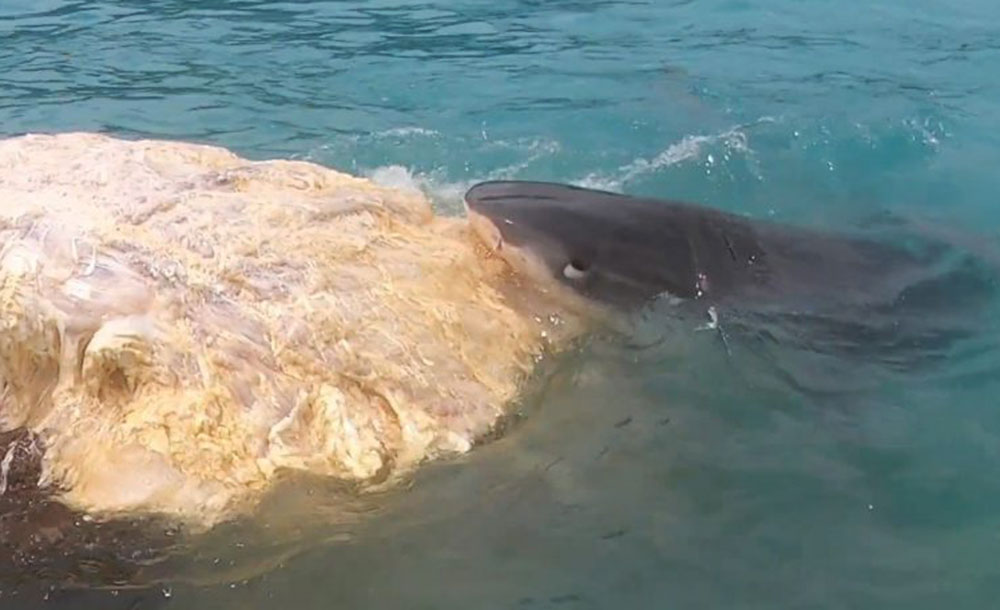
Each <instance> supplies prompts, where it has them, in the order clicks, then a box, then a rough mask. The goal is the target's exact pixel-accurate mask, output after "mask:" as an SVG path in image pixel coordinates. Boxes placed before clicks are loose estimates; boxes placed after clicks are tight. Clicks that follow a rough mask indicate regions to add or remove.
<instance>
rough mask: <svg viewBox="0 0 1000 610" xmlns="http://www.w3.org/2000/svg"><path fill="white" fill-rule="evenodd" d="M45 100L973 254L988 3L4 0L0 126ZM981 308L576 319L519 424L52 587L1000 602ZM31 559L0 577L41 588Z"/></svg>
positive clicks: (39, 112)
mask: <svg viewBox="0 0 1000 610" xmlns="http://www.w3.org/2000/svg"><path fill="white" fill-rule="evenodd" d="M62 130H99V131H105V132H110V133H114V134H119V135H125V136H130V137H131V136H152V137H170V138H182V139H186V140H193V141H200V142H210V143H214V144H220V145H223V146H226V147H229V148H231V149H233V150H235V151H236V152H238V153H239V154H241V155H244V156H248V157H251V158H268V157H278V156H280V157H294V158H300V159H308V160H312V161H316V162H319V163H323V164H327V165H330V166H333V167H336V168H339V169H344V170H347V171H351V172H354V173H358V174H364V175H369V176H372V177H373V178H375V179H376V180H379V181H381V182H384V183H389V184H396V185H403V186H409V187H415V188H421V189H424V190H425V191H426V192H428V193H429V194H430V195H431V196H432V197H433V198H434V201H435V202H436V203H437V204H438V205H439V206H440V207H441V209H442V210H445V211H454V210H456V209H457V206H458V201H459V198H460V196H461V194H462V192H463V191H464V189H465V188H466V187H467V186H468V185H470V184H471V183H473V182H475V181H478V180H482V179H486V178H497V177H518V178H532V179H552V180H559V181H564V182H573V183H577V184H586V185H591V186H598V187H601V188H605V189H612V190H618V191H624V192H628V193H635V194H649V195H658V196H663V197H673V198H681V199H688V200H692V201H696V202H700V203H706V204H712V205H715V206H719V207H722V208H725V209H728V210H732V211H736V212H739V213H743V214H747V215H750V216H753V217H757V218H776V219H780V220H786V221H791V222H796V223H801V224H806V225H811V226H815V227H821V228H828V229H842V228H849V227H853V226H857V225H858V224H863V223H864V222H866V220H865V219H871V218H876V217H879V216H880V215H884V214H890V215H892V216H894V217H901V218H907V219H913V220H916V221H919V222H921V223H924V224H925V225H928V226H933V227H936V228H946V229H947V230H948V232H949V234H952V235H962V236H963V238H962V239H963V241H964V242H965V243H975V244H978V245H980V246H982V248H983V249H984V251H985V250H989V249H990V248H995V247H996V243H997V233H998V231H997V227H998V223H1000V208H998V205H1000V200H998V192H1000V190H998V187H1000V179H998V175H1000V174H998V168H1000V4H998V3H996V2H995V1H992V0H960V1H956V2H950V3H946V2H931V1H929V0H910V1H903V0H894V1H890V0H875V1H872V2H867V3H852V4H848V3H838V2H819V1H816V0H803V1H792V0H773V1H771V2H766V3H764V2H760V3H751V2H745V1H740V0H726V1H723V0H704V1H701V2H694V1H690V0H688V1H683V0H677V1H670V0H647V1H642V0H633V1H621V2H610V1H599V0H593V1H584V0H575V1H570V0H520V1H514V0H489V1H487V0H455V1H453V2H444V1H438V2H430V1H428V2H406V1H403V0H396V1H391V0H370V1H339V2H333V1H300V2H268V1H260V0H186V1H185V0H141V1H139V0H86V1H67V0H0V133H2V134H4V135H14V134H19V133H24V132H49V131H62ZM0 205H2V202H0ZM949 288H953V290H950V291H949ZM941 293H942V294H940V295H939V296H942V297H943V298H944V299H945V300H955V301H961V299H962V298H963V291H962V286H960V285H959V286H954V287H949V286H942V287H941ZM996 312H997V307H996V304H992V305H990V306H989V308H988V310H987V312H986V315H984V316H983V317H982V319H981V320H977V321H976V324H977V330H976V332H974V333H972V334H971V335H970V336H968V337H965V338H963V339H962V340H961V341H957V342H954V343H951V344H948V345H946V346H936V347H927V348H926V351H927V352H928V353H925V354H919V355H921V356H928V358H926V360H928V361H929V362H930V363H929V364H926V365H921V366H890V365H889V364H887V363H886V362H884V361H880V360H877V359H876V360H865V359H863V358H854V357H853V356H851V354H847V355H842V356H840V357H838V358H837V359H834V360H817V361H815V362H814V361H813V360H811V359H810V358H809V357H807V356H804V355H803V354H802V353H801V352H788V351H784V350H783V347H782V345H781V344H780V343H779V344H777V345H773V346H771V347H770V348H769V349H768V350H757V351H754V350H748V349H739V347H738V346H736V348H734V349H733V350H732V351H731V353H727V351H726V350H725V349H723V348H722V347H720V344H719V342H717V341H714V340H712V339H711V338H709V337H708V335H707V334H694V333H689V334H687V335H685V334H683V333H680V334H677V335H676V336H673V337H672V338H671V339H670V340H669V341H668V344H669V345H668V346H667V347H665V348H661V349H659V350H654V352H653V353H650V352H641V353H637V352H635V351H628V350H626V349H625V348H622V347H621V346H616V345H615V344H613V343H603V344H602V343H601V342H600V341H595V342H594V344H592V345H590V346H588V347H587V348H585V349H583V350H582V352H581V353H579V354H576V355H574V356H573V357H570V358H567V359H566V361H565V362H562V363H560V364H559V365H558V366H556V367H555V370H554V371H553V372H552V374H551V376H550V378H549V381H548V382H547V383H546V384H545V385H544V387H541V388H538V389H537V390H536V391H534V392H533V393H532V395H531V397H530V399H529V402H531V405H532V409H531V415H530V417H528V418H527V420H526V421H525V422H523V423H522V424H521V425H520V426H519V427H518V428H517V429H516V430H515V431H514V432H513V433H512V434H511V435H509V436H508V437H506V438H504V439H502V440H501V441H499V442H497V443H495V444H492V445H489V446H486V447H483V448H482V449H481V450H479V451H477V452H474V454H473V455H471V456H469V457H468V458H467V459H463V460H461V461H459V462H456V463H452V464H444V465H441V466H437V467H434V468H430V469H428V470H427V471H426V472H425V473H424V474H422V475H421V476H420V477H418V478H417V480H416V481H415V482H414V485H413V487H412V489H411V490H410V491H408V492H405V493H402V492H401V493H397V494H390V495H389V496H388V497H387V498H385V499H384V502H383V503H382V504H381V505H379V506H378V507H377V508H376V509H373V510H368V511H367V512H366V516H365V518H364V519H361V520H360V521H359V523H358V524H357V525H355V526H354V527H351V528H347V529H346V530H343V531H337V532H327V534H326V535H324V536H315V537H314V542H313V543H312V544H308V545H304V546H299V547H297V549H296V550H297V552H295V553H292V554H288V555H287V556H285V557H284V559H282V560H281V561H280V562H277V563H276V565H275V566H274V567H273V568H269V569H257V570H250V571H248V572H246V573H245V577H244V576H236V575H231V574H230V575H216V576H217V577H216V576H213V574H216V573H215V572H213V568H212V567H211V566H213V565H217V564H218V558H219V557H226V558H227V559H225V561H232V562H239V561H243V562H248V561H250V562H252V558H248V557H246V555H247V554H248V553H253V552H258V551H257V550H254V549H258V548H259V547H260V546H261V544H260V543H258V544H256V545H255V544H251V543H250V542H248V541H246V540H243V539H236V538H234V539H227V538H225V536H220V539H219V540H217V541H216V542H215V543H214V544H216V548H214V549H203V550H202V551H199V553H201V554H200V555H197V556H194V557H191V556H189V557H180V558H176V559H175V563H173V564H171V565H173V566H175V567H174V568H171V569H174V570H175V571H173V572H171V571H170V570H165V571H163V572H161V573H160V575H159V576H158V577H157V578H158V579H159V580H158V581H157V582H155V583H153V585H152V586H151V587H150V588H148V589H143V590H138V591H133V590H125V589H122V590H117V589H115V588H114V587H110V586H106V587H105V588H101V589H100V590H91V591H76V592H71V593H60V594H56V593H52V595H51V596H50V599H49V600H48V602H47V605H46V606H45V607H52V608H71V607H72V608H75V607H87V608H96V607H108V608H112V607H121V608H126V607H127V608H159V607H169V608H174V607H176V608H529V609H530V608H637V609H638V608H642V609H645V608H726V609H730V608H769V609H771V608H773V609H786V608H787V609H790V608H851V609H855V608H873V609H874V608H879V609H885V608H907V609H922V608H927V609H939V608H995V607H997V605H998V604H1000V601H998V600H1000V559H998V558H1000V408H998V407H1000V404H998V399H997V392H998V391H1000V325H998V323H997V318H996V315H995V314H996ZM279 506H280V503H279ZM276 510H277V509H276ZM279 512H280V511H279ZM264 546H266V545H264ZM96 552H98V551H95V553H96ZM213 553H215V554H213ZM262 553H263V552H262ZM192 575H201V576H203V578H201V579H198V578H194V577H193V576H192ZM98 580H99V579H98ZM22 582H23V581H22ZM94 584H96V585H101V584H103V585H108V583H101V582H96V583H94ZM19 586H21V585H19ZM23 587H24V591H20V590H19V589H18V586H14V587H13V588H12V587H11V586H10V585H4V586H0V589H2V595H3V596H4V597H0V605H2V607H4V608H7V607H12V608H20V607H25V608H28V607H35V604H36V603H38V602H37V600H34V598H32V597H31V596H30V595H29V594H28V592H27V588H26V587H27V586H26V585H23ZM109 587H110V588H109ZM33 600H34V601H33Z"/></svg>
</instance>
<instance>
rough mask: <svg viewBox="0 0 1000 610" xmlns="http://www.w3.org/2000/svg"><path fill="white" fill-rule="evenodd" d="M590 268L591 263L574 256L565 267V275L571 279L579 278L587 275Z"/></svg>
mask: <svg viewBox="0 0 1000 610" xmlns="http://www.w3.org/2000/svg"><path fill="white" fill-rule="evenodd" d="M589 269H590V265H588V264H586V263H584V262H583V261H580V260H578V259H575V258H574V259H573V260H571V261H570V262H568V263H566V266H565V267H563V275H565V276H566V277H567V278H569V279H571V280H579V279H583V278H584V277H586V275H587V271H588V270H589Z"/></svg>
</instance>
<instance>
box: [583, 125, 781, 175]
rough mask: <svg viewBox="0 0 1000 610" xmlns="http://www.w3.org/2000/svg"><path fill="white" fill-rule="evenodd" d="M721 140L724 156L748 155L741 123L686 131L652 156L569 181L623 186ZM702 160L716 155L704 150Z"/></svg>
mask: <svg viewBox="0 0 1000 610" xmlns="http://www.w3.org/2000/svg"><path fill="white" fill-rule="evenodd" d="M766 120H772V119H769V118H768V117H765V118H763V119H760V121H758V122H762V121H766ZM718 144H721V145H722V146H724V147H725V149H726V153H725V155H724V158H725V159H728V157H729V156H730V155H732V154H733V153H737V154H742V155H749V154H750V153H751V152H752V151H751V149H750V146H749V143H748V139H747V135H746V133H745V132H744V131H743V126H739V127H734V128H732V129H729V130H727V131H724V132H721V133H717V134H713V135H689V136H685V137H684V138H682V139H681V140H680V141H679V142H674V143H673V144H671V145H669V146H668V147H667V148H666V149H664V150H663V151H661V152H660V153H658V154H657V155H656V156H654V157H652V158H644V157H638V158H636V159H635V160H633V161H631V162H630V163H627V164H625V165H622V166H621V167H619V168H618V170H617V171H616V172H615V173H614V174H612V175H607V174H600V173H590V174H587V175H586V176H584V177H583V178H579V179H577V180H574V181H573V184H576V185H577V186H582V187H585V188H594V189H602V190H607V191H617V190H621V188H622V187H623V186H625V185H626V184H628V183H629V182H631V181H633V180H635V179H636V178H641V177H643V176H647V175H649V174H655V173H656V172H658V171H660V170H662V169H665V168H668V167H671V166H673V165H677V164H679V163H683V162H684V161H688V160H690V159H699V158H701V157H702V156H703V153H704V151H705V149H706V148H707V147H711V146H714V145H718ZM706 162H707V163H709V164H710V165H714V164H715V163H716V159H715V158H714V156H713V155H712V154H711V153H708V154H707V157H706Z"/></svg>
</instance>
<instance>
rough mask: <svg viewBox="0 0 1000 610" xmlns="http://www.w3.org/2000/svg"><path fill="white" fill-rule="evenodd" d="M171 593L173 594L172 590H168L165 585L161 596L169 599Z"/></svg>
mask: <svg viewBox="0 0 1000 610" xmlns="http://www.w3.org/2000/svg"><path fill="white" fill-rule="evenodd" d="M171 595H173V592H172V591H171V590H170V587H166V588H164V589H163V597H165V598H167V599H170V596H171Z"/></svg>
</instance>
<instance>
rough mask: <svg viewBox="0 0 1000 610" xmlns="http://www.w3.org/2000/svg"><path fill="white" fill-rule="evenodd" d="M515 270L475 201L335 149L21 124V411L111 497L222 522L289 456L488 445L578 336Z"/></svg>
mask: <svg viewBox="0 0 1000 610" xmlns="http://www.w3.org/2000/svg"><path fill="white" fill-rule="evenodd" d="M514 281H515V280H514V279H512V278H511V277H510V274H509V273H508V270H507V268H506V267H505V266H504V264H503V263H502V262H500V261H498V260H497V259H494V258H491V257H489V256H487V253H486V252H485V251H484V250H483V249H482V248H481V247H480V246H479V245H478V243H477V241H476V240H475V238H474V237H473V236H472V235H471V233H470V231H469V230H468V227H467V224H466V222H465V220H464V219H462V218H450V217H444V216H438V215H436V214H435V213H434V211H433V210H432V208H431V206H430V204H429V202H428V201H427V200H426V199H425V198H424V197H423V196H422V195H420V194H418V193H415V192H410V191H405V190H396V189H390V188H384V187H380V186H377V185H375V184H373V183H372V182H370V181H368V180H365V179H361V178H357V177H352V176H349V175H345V174H343V173H339V172H337V171H333V170H330V169H327V168H324V167H321V166H319V165H316V164H312V163H306V162H297V161H266V162H252V161H248V160H246V159H243V158H240V157H238V156H236V155H234V154H232V153H231V152H229V151H227V150H225V149H221V148H216V147H209V146H203V145H195V144H189V143H179V142H163V141H148V140H143V141H127V140H121V139H115V138H111V137H107V136H103V135H97V134H86V133H68V134H58V135H28V136H21V137H16V138H10V139H6V140H2V141H0V429H8V430H9V429H13V428H18V427H27V428H29V429H31V430H33V431H36V432H38V433H39V434H40V435H41V437H42V438H43V439H44V446H45V457H44V468H43V480H42V481H41V482H40V484H41V485H49V486H55V487H57V488H59V489H61V490H63V491H62V495H61V497H62V500H63V501H64V502H66V503H67V504H69V505H70V506H72V507H75V508H77V509H79V510H84V511H90V512H93V513H105V514H108V513H111V514H115V513H122V512H126V513H142V512H151V513H158V514H166V515H170V516H174V517H177V518H181V519H184V520H187V521H189V522H192V523H196V524H200V525H206V526H207V525H211V524H214V523H217V522H218V521H219V520H221V519H225V518H228V517H229V516H231V515H233V514H235V513H236V512H239V511H242V510H246V509H248V508H252V506H253V505H254V501H255V500H257V499H258V498H259V497H260V496H261V494H262V492H264V491H266V489H267V488H268V485H269V483H271V482H273V480H274V478H275V477H276V476H277V475H278V474H279V473H281V472H282V471H295V470H298V471H308V472H311V473H316V474H321V475H325V476H331V477H338V478H341V479H344V480H349V481H355V482H357V483H358V484H360V485H361V487H362V488H363V487H364V486H366V485H367V486H371V485H384V484H386V483H387V482H391V481H392V480H393V478H394V477H397V476H398V475H399V474H401V473H405V472H407V471H408V470H410V469H412V468H413V467H414V466H416V465H417V464H419V463H421V462H423V461H426V460H428V459H433V458H436V457H440V456H445V455H448V454H454V453H460V452H465V451H467V450H469V449H470V447H471V445H472V443H474V442H475V441H476V439H477V438H479V437H481V436H482V435H484V434H486V433H487V432H489V431H490V429H491V427H492V426H494V425H495V424H496V422H497V420H498V418H500V417H501V416H503V415H504V413H505V409H506V408H508V407H509V405H510V403H511V401H512V400H513V399H515V398H516V395H517V392H518V389H519V383H520V382H521V381H522V380H523V379H524V377H525V376H526V374H528V373H530V371H531V369H532V368H533V366H534V365H535V363H536V360H537V358H538V357H539V356H540V355H541V354H543V353H544V352H545V351H546V350H547V349H551V348H552V347H553V345H554V343H553V341H558V340H564V339H568V338H570V337H571V336H572V335H573V333H574V332H576V331H575V328H576V327H577V326H578V324H577V323H578V322H579V320H576V321H574V320H573V319H570V318H568V317H567V316H566V315H565V312H563V314H564V315H563V317H562V324H557V325H554V326H553V325H552V323H551V320H552V318H551V316H550V315H549V314H551V313H552V310H551V309H547V307H549V305H547V304H545V301H544V299H542V298H541V297H539V298H534V297H532V296H531V295H530V290H529V289H528V288H526V287H519V288H518V287H515V288H512V286H513V284H512V282H514ZM558 333H562V334H561V335H559V334H558ZM560 337H561V339H560Z"/></svg>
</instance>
